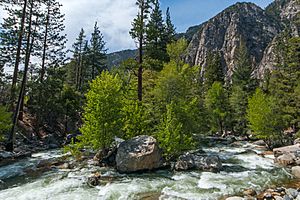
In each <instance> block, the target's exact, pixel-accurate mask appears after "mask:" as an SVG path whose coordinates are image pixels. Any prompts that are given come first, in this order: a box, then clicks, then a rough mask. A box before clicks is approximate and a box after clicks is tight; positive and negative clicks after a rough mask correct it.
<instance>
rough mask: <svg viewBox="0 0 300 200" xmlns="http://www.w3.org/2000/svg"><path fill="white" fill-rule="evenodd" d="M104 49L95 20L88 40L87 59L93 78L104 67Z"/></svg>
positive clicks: (101, 36)
mask: <svg viewBox="0 0 300 200" xmlns="http://www.w3.org/2000/svg"><path fill="white" fill-rule="evenodd" d="M106 51H107V49H106V48H105V42H104V39H103V35H102V33H101V31H100V30H99V26H98V24H97V22H96V23H95V26H94V32H93V33H92V38H91V40H90V49H89V61H90V65H91V68H92V69H91V73H92V74H91V78H92V79H95V77H96V76H97V75H99V74H100V73H101V72H102V71H103V70H105V69H106V63H105V62H106Z"/></svg>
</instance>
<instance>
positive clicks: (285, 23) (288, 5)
mask: <svg viewBox="0 0 300 200" xmlns="http://www.w3.org/2000/svg"><path fill="white" fill-rule="evenodd" d="M266 12H267V13H268V14H269V15H270V16H272V17H274V18H275V19H276V20H278V22H279V23H280V24H281V26H282V27H283V30H284V31H282V32H281V33H279V34H278V35H277V36H276V37H274V38H273V40H272V42H271V43H270V44H269V45H268V47H267V48H266V49H265V51H264V56H263V59H262V61H261V63H260V64H259V66H258V67H257V69H256V71H255V74H256V75H257V77H258V78H263V76H264V73H265V71H266V70H269V71H272V69H273V68H274V66H276V60H277V58H276V55H275V52H276V46H277V43H278V40H279V38H280V37H281V36H282V35H283V34H286V32H288V34H290V36H292V37H299V36H300V1H299V0H276V1H274V2H273V3H271V4H270V5H269V6H268V7H267V8H266Z"/></svg>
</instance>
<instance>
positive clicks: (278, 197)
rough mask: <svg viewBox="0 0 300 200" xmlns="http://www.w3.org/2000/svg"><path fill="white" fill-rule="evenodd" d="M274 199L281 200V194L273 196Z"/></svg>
mask: <svg viewBox="0 0 300 200" xmlns="http://www.w3.org/2000/svg"><path fill="white" fill-rule="evenodd" d="M274 199H275V200H283V198H282V197H281V196H275V197H274Z"/></svg>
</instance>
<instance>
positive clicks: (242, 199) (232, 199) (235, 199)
mask: <svg viewBox="0 0 300 200" xmlns="http://www.w3.org/2000/svg"><path fill="white" fill-rule="evenodd" d="M226 200H244V198H242V197H229V198H227V199H226Z"/></svg>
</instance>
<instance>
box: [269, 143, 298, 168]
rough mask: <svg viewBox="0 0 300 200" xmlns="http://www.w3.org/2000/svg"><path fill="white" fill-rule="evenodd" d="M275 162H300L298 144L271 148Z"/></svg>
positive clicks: (285, 163) (290, 163)
mask: <svg viewBox="0 0 300 200" xmlns="http://www.w3.org/2000/svg"><path fill="white" fill-rule="evenodd" d="M273 152H274V156H275V162H277V163H279V164H281V165H284V166H287V165H298V164H300V144H296V145H292V146H286V147H281V148H277V149H273Z"/></svg>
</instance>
